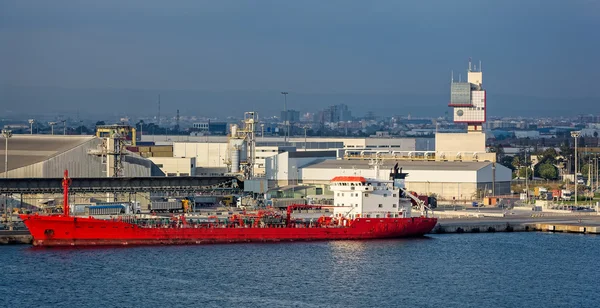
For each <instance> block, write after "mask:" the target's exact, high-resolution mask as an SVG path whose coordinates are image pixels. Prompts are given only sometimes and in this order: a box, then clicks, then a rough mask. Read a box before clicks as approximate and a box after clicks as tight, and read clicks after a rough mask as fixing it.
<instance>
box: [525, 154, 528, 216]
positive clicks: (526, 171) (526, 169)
mask: <svg viewBox="0 0 600 308" xmlns="http://www.w3.org/2000/svg"><path fill="white" fill-rule="evenodd" d="M525 195H526V196H527V204H529V165H528V164H527V149H525Z"/></svg>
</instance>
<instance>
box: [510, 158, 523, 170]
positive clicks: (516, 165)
mask: <svg viewBox="0 0 600 308" xmlns="http://www.w3.org/2000/svg"><path fill="white" fill-rule="evenodd" d="M512 165H513V167H514V168H513V169H517V168H519V167H520V166H522V165H523V163H522V162H521V158H520V157H519V156H515V157H514V158H513V160H512Z"/></svg>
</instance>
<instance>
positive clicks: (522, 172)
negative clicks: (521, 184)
mask: <svg viewBox="0 0 600 308" xmlns="http://www.w3.org/2000/svg"><path fill="white" fill-rule="evenodd" d="M532 173H533V172H531V169H529V170H528V167H525V166H521V168H519V172H518V173H517V174H518V175H519V178H521V179H524V178H529V179H530V180H531V177H532Z"/></svg>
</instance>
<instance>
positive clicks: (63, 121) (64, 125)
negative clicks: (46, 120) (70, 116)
mask: <svg viewBox="0 0 600 308" xmlns="http://www.w3.org/2000/svg"><path fill="white" fill-rule="evenodd" d="M61 122H62V124H63V135H66V134H67V120H62V121H61Z"/></svg>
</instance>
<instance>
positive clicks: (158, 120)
mask: <svg viewBox="0 0 600 308" xmlns="http://www.w3.org/2000/svg"><path fill="white" fill-rule="evenodd" d="M156 121H157V122H158V124H157V125H158V126H160V94H158V118H157V119H156Z"/></svg>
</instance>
